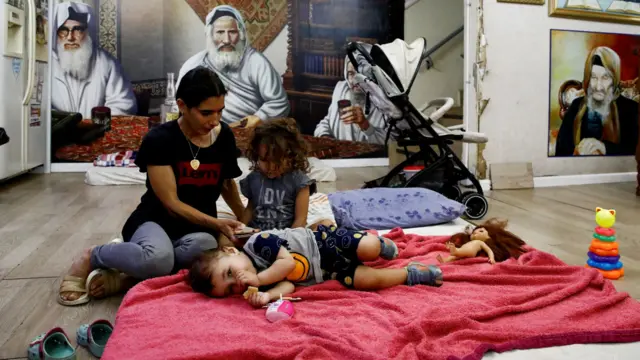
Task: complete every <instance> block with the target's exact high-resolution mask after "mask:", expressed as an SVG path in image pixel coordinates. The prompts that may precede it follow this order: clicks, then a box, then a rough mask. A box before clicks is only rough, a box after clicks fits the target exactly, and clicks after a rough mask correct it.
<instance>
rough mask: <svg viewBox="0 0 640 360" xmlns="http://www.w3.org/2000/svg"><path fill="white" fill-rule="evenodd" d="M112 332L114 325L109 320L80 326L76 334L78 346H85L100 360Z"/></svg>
mask: <svg viewBox="0 0 640 360" xmlns="http://www.w3.org/2000/svg"><path fill="white" fill-rule="evenodd" d="M112 332H113V325H111V323H110V322H109V321H107V320H96V321H94V322H92V323H91V324H84V325H80V327H79V328H78V331H77V332H76V335H78V345H80V346H84V347H85V348H87V349H88V350H89V352H90V353H91V354H92V355H93V356H95V357H97V358H100V357H102V353H103V352H104V347H105V346H106V345H107V341H109V337H110V336H111V333H112Z"/></svg>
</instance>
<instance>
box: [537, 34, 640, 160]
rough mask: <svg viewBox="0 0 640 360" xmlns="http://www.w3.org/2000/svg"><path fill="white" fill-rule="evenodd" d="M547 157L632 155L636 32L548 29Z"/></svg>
mask: <svg viewBox="0 0 640 360" xmlns="http://www.w3.org/2000/svg"><path fill="white" fill-rule="evenodd" d="M550 37H551V39H550V40H551V54H550V73H549V90H550V92H549V143H548V146H549V152H548V156H549V157H577V156H581V157H584V156H632V155H634V154H635V153H636V147H637V145H638V116H639V114H640V113H639V110H640V107H639V102H640V92H639V90H640V89H639V88H638V86H637V84H638V81H640V74H639V70H640V69H639V66H638V63H639V60H640V56H639V53H640V36H638V35H632V34H613V33H600V32H588V31H572V30H555V29H553V30H551V34H550Z"/></svg>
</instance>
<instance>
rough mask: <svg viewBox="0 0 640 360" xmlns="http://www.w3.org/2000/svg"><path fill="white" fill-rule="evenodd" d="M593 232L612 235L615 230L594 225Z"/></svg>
mask: <svg viewBox="0 0 640 360" xmlns="http://www.w3.org/2000/svg"><path fill="white" fill-rule="evenodd" d="M595 232H596V234H598V235H602V236H614V235H615V234H616V230H615V229H614V228H603V227H600V226H596V229H595Z"/></svg>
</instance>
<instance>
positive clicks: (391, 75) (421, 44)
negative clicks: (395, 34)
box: [370, 38, 427, 97]
mask: <svg viewBox="0 0 640 360" xmlns="http://www.w3.org/2000/svg"><path fill="white" fill-rule="evenodd" d="M426 45H427V40H426V39H425V38H417V39H416V40H414V41H413V42H412V43H411V44H407V43H406V42H404V41H402V40H400V39H396V40H395V41H393V42H391V43H388V44H382V45H379V44H376V45H373V47H372V48H371V53H370V55H371V58H372V59H373V61H374V65H373V66H372V69H371V70H372V72H373V75H374V76H375V78H376V80H377V82H378V84H379V85H380V87H381V88H382V90H384V92H385V93H386V94H387V96H389V97H394V96H398V95H404V94H407V93H409V91H410V90H411V86H412V85H413V81H414V79H415V78H416V75H417V74H418V69H419V68H420V64H421V63H422V60H423V54H424V51H425V47H426Z"/></svg>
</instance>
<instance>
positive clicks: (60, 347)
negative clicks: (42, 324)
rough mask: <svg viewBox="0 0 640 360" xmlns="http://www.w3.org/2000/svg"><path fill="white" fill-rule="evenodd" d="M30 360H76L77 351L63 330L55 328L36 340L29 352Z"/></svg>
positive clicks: (33, 341)
mask: <svg viewBox="0 0 640 360" xmlns="http://www.w3.org/2000/svg"><path fill="white" fill-rule="evenodd" d="M27 353H28V355H27V356H28V357H27V358H28V359H29V360H75V359H76V349H75V348H74V347H73V346H71V342H69V337H68V336H67V334H65V332H64V330H62V329H61V328H59V327H57V328H53V329H51V330H49V332H46V333H42V334H40V335H38V336H37V337H36V338H34V339H33V340H32V341H31V343H30V344H29V349H28V350H27Z"/></svg>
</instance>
